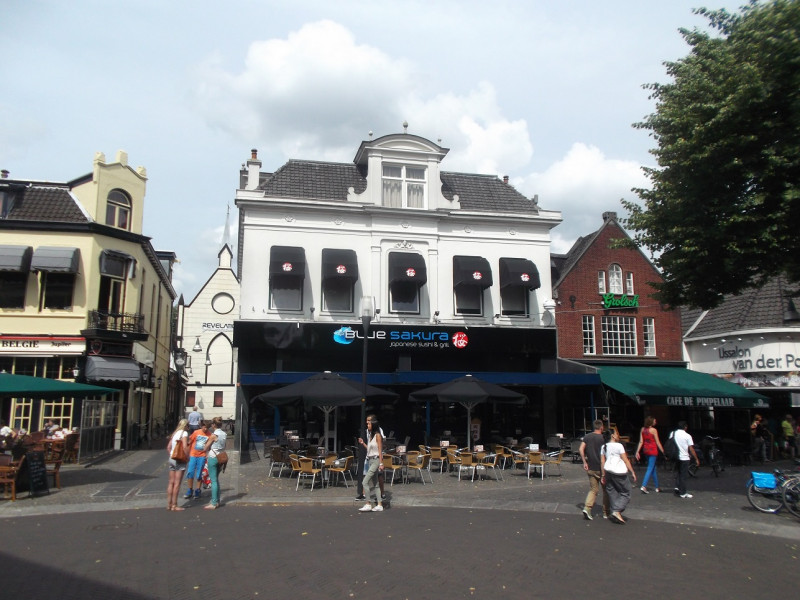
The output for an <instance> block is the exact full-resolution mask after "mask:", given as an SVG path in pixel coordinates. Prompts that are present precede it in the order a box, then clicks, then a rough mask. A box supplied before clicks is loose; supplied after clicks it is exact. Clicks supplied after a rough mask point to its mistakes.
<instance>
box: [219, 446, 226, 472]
mask: <svg viewBox="0 0 800 600" xmlns="http://www.w3.org/2000/svg"><path fill="white" fill-rule="evenodd" d="M227 465H228V453H227V452H225V450H222V451H221V452H217V469H219V471H220V472H222V473H224V472H225V467H226V466H227Z"/></svg>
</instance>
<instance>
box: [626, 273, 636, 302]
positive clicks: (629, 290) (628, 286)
mask: <svg viewBox="0 0 800 600" xmlns="http://www.w3.org/2000/svg"><path fill="white" fill-rule="evenodd" d="M625 293H626V294H627V295H628V296H633V295H634V293H633V273H631V272H630V271H628V272H627V273H625Z"/></svg>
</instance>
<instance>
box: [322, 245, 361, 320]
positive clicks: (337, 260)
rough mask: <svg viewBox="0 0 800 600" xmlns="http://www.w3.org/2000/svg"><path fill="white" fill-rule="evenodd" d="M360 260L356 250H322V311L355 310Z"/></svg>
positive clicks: (349, 311) (350, 311)
mask: <svg viewBox="0 0 800 600" xmlns="http://www.w3.org/2000/svg"><path fill="white" fill-rule="evenodd" d="M356 281H358V260H357V258H356V253H355V250H350V249H337V248H325V249H323V250H322V310H323V311H328V312H348V313H352V312H353V309H354V297H355V292H354V290H355V284H356Z"/></svg>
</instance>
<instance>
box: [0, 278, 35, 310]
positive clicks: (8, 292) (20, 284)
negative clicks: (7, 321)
mask: <svg viewBox="0 0 800 600" xmlns="http://www.w3.org/2000/svg"><path fill="white" fill-rule="evenodd" d="M27 285H28V274H27V273H16V272H11V271H0V308H25V287H26V286H27Z"/></svg>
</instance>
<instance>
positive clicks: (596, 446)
mask: <svg viewBox="0 0 800 600" xmlns="http://www.w3.org/2000/svg"><path fill="white" fill-rule="evenodd" d="M592 426H593V427H594V431H593V432H592V433H587V434H586V435H585V436H583V441H582V442H581V447H580V449H579V452H580V455H581V459H582V460H583V470H584V471H586V474H587V475H588V476H589V493H588V494H586V501H585V502H584V503H583V518H584V519H586V520H587V521H591V520H592V508H593V507H594V502H595V500H596V499H597V493H598V492H599V491H600V489H601V485H600V478H601V473H600V450H601V448H602V447H603V444H605V443H606V440H605V438H604V437H603V421H601V420H600V419H597V420H596V421H595V422H594V423H593V425H592ZM602 493H603V518H604V519H607V518H608V513H609V512H610V510H611V509H610V500H609V498H608V494H607V493H606V490H605V486H602Z"/></svg>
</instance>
